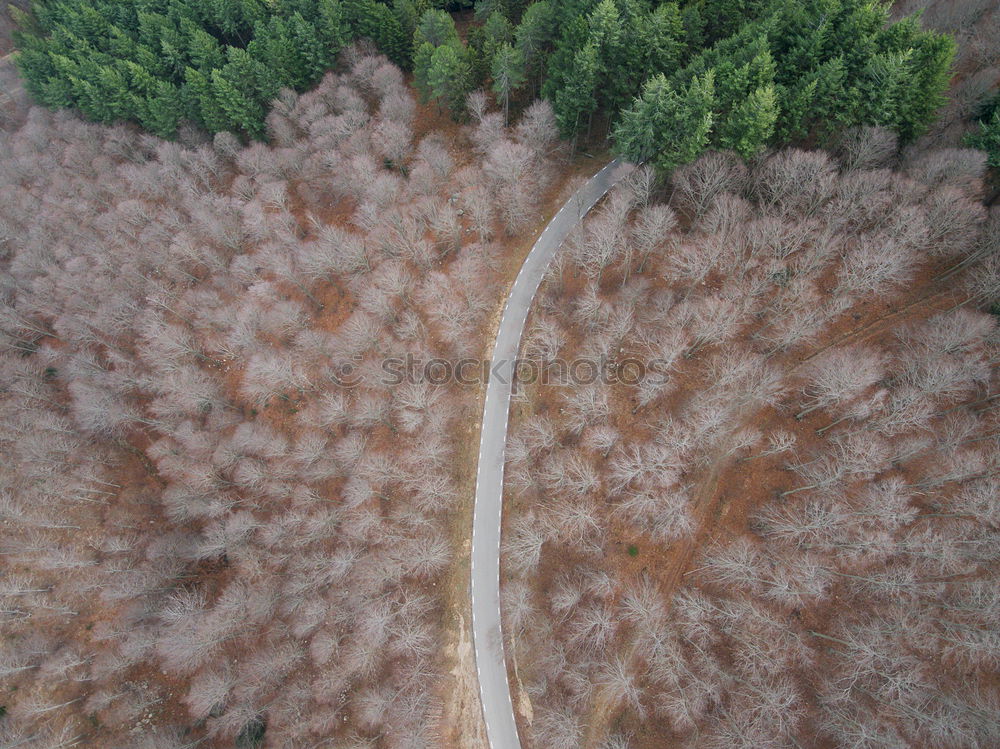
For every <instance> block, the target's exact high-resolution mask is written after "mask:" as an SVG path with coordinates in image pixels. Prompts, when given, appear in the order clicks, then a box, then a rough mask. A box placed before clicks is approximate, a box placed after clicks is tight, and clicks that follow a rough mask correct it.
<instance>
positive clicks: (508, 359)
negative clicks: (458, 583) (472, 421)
mask: <svg viewBox="0 0 1000 749" xmlns="http://www.w3.org/2000/svg"><path fill="white" fill-rule="evenodd" d="M629 169H630V167H629V166H628V165H625V164H623V163H622V162H620V161H619V160H618V159H615V160H614V161H612V162H611V163H609V164H608V165H607V166H605V167H604V168H603V169H601V171H599V172H598V173H597V174H595V175H594V176H593V177H591V178H590V180H589V181H588V182H587V183H586V184H585V185H583V186H582V187H581V188H580V189H579V190H577V191H576V193H575V194H574V195H573V197H571V198H570V199H569V200H568V201H566V204H565V205H563V207H562V208H560V209H559V212H558V213H557V214H556V215H555V216H554V217H553V219H552V221H550V222H549V225H548V226H546V227H545V230H544V231H543V232H542V235H541V236H540V237H539V238H538V240H537V241H536V242H535V246H534V247H532V248H531V252H529V253H528V257H527V258H526V259H525V261H524V264H523V265H522V266H521V270H520V272H519V273H518V274H517V279H516V280H515V281H514V285H513V287H512V288H511V290H510V295H509V296H508V297H507V305H506V307H504V311H503V317H502V318H501V319H500V328H499V330H498V331H497V340H496V344H495V345H494V348H493V360H492V362H491V375H490V378H489V382H488V383H487V386H486V403H485V406H484V407H483V426H482V434H481V436H480V443H479V471H478V473H477V474H476V504H475V510H474V514H473V519H472V637H473V643H474V645H475V655H476V671H477V672H478V674H479V697H480V700H481V701H482V704H483V718H484V720H485V721H486V733H487V736H488V737H489V742H490V747H491V749H519V747H520V746H521V743H520V741H519V740H518V737H517V724H516V723H515V722H514V706H513V704H512V703H511V699H510V685H509V684H508V683H507V667H506V665H505V663H504V653H503V637H502V636H501V632H500V514H501V509H502V498H503V467H504V448H505V446H506V443H507V413H508V411H509V410H510V394H511V375H512V372H513V365H514V359H515V357H516V356H517V350H518V346H519V344H520V341H521V333H522V331H523V330H524V323H525V320H526V319H527V317H528V309H529V308H530V307H531V300H532V299H533V298H534V296H535V291H536V290H537V289H538V284H539V282H540V281H541V280H542V276H543V275H544V273H545V268H546V267H547V266H548V264H549V261H550V260H551V259H552V257H553V255H555V253H556V250H558V249H559V247H560V245H561V244H562V243H563V240H565V239H566V236H567V235H568V234H569V232H570V231H571V230H572V229H573V227H574V226H575V225H576V224H578V223H579V222H580V221H581V220H582V219H583V217H584V216H585V215H586V213H587V211H589V210H590V209H591V208H592V207H593V205H594V204H595V203H596V202H597V201H598V200H600V199H601V197H602V196H603V195H604V194H605V193H607V191H608V190H610V189H611V187H612V186H613V185H614V184H615V183H616V182H618V181H619V180H620V179H621V178H622V177H623V176H625V174H626V173H627V172H628V171H629Z"/></svg>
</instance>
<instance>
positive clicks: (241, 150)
mask: <svg viewBox="0 0 1000 749" xmlns="http://www.w3.org/2000/svg"><path fill="white" fill-rule="evenodd" d="M351 56H352V59H353V60H354V62H353V68H352V69H350V70H348V71H346V72H344V73H342V74H339V75H334V74H330V75H328V76H327V77H326V78H325V79H324V81H323V82H322V84H321V85H320V86H319V87H318V88H316V89H315V90H314V91H311V92H309V93H307V94H304V95H302V96H296V95H294V94H292V93H289V92H283V93H282V94H281V96H280V97H279V101H278V102H277V103H276V105H275V108H274V111H273V113H272V114H271V115H270V117H269V119H268V125H269V127H270V129H271V136H272V144H271V145H270V146H265V145H262V144H253V145H251V146H249V147H244V146H243V145H242V144H241V143H240V142H239V140H237V139H236V138H234V137H232V136H230V135H228V134H225V133H220V134H219V135H217V136H216V137H215V138H214V139H213V140H212V141H211V142H202V141H201V140H200V139H198V138H197V137H194V136H190V134H188V135H186V136H185V138H183V139H182V142H179V143H169V142H163V141H159V140H157V139H154V138H151V137H148V136H144V135H139V134H137V133H136V132H135V131H133V130H131V129H127V128H101V127H95V126H90V125H85V124H83V123H81V122H80V121H78V120H77V119H75V118H74V117H72V116H70V115H68V114H65V113H55V114H54V113H50V112H47V111H43V110H37V109H35V110H31V111H30V113H28V115H27V119H26V122H25V124H24V126H23V127H21V128H20V129H19V130H17V131H16V132H12V133H4V134H0V162H2V165H0V204H2V205H3V216H2V223H0V244H2V254H0V264H2V274H0V275H2V285H0V341H2V344H3V350H2V351H0V443H2V453H3V456H4V457H3V460H2V461H0V477H2V478H0V515H2V520H3V522H2V524H0V549H2V553H3V555H4V559H5V562H6V565H5V569H4V571H3V572H2V573H0V598H2V601H3V626H4V644H3V648H2V651H3V652H2V655H0V669H2V673H3V680H4V684H5V686H6V687H9V688H10V689H11V692H10V694H11V695H13V694H14V691H13V690H14V688H15V687H16V690H17V691H16V699H11V698H5V704H6V706H7V710H6V713H7V714H6V717H2V718H0V731H2V732H3V733H2V736H3V738H2V739H0V744H3V745H4V746H21V745H32V746H50V747H55V746H80V745H87V746H106V747H122V748H123V749H124V747H135V746H139V745H140V743H141V741H140V739H139V738H137V737H143V738H142V741H145V740H146V738H149V737H151V736H152V737H155V740H152V743H146V744H142V745H143V746H150V747H152V746H154V745H155V746H156V747H158V748H159V747H168V746H169V747H174V746H176V747H181V746H195V745H202V746H209V745H212V746H233V745H234V741H236V743H237V744H240V741H237V739H238V737H240V736H241V735H243V736H244V738H245V737H246V735H247V731H251V732H252V729H254V727H255V726H257V727H258V730H259V726H261V725H266V736H267V746H275V747H278V746H281V747H293V746H294V747H306V746H321V745H323V746H326V745H335V746H343V747H348V746H351V747H355V746H357V747H362V746H372V747H374V746H376V745H377V746H380V747H400V748H401V747H407V748H408V749H409V748H415V747H434V746H437V743H436V741H437V736H438V733H437V729H436V726H435V721H436V720H437V716H438V710H437V701H438V697H439V695H440V693H441V691H440V690H441V689H442V688H443V686H444V685H445V683H446V682H444V681H442V680H441V679H440V677H441V676H442V672H443V665H444V662H443V660H442V646H443V641H442V625H443V616H444V614H443V611H444V605H445V600H446V598H445V595H446V593H445V588H446V587H447V586H446V585H445V580H447V579H448V578H447V576H446V574H445V573H446V571H447V570H448V569H449V565H450V564H451V563H452V562H453V561H454V559H455V556H456V549H455V548H453V543H452V539H453V538H454V534H453V533H452V532H451V528H452V526H451V523H453V522H454V517H455V514H454V509H455V506H456V502H457V501H458V499H459V497H460V492H459V485H458V483H457V479H458V477H459V472H458V471H457V470H456V463H457V462H458V460H457V457H456V456H457V455H458V454H459V450H461V449H464V445H463V444H462V440H463V439H464V437H460V436H459V435H460V430H459V429H457V425H458V424H460V423H465V422H468V421H471V420H472V419H473V418H474V417H473V415H472V414H473V411H474V409H475V403H474V391H472V390H471V389H469V388H459V387H457V386H455V385H454V384H440V385H433V384H429V383H426V382H424V383H414V384H409V385H400V386H399V387H395V388H388V387H385V386H384V385H383V384H382V383H381V382H380V380H379V378H378V377H377V376H372V375H377V374H379V366H380V365H379V362H381V360H382V359H383V358H385V357H391V356H401V355H405V354H406V353H413V354H416V355H418V356H420V357H422V358H424V359H428V358H432V357H434V356H451V355H454V354H456V353H468V352H470V351H471V352H473V353H478V349H479V346H480V345H481V344H482V343H484V341H485V332H486V330H485V327H484V323H485V321H486V319H487V316H488V315H490V314H491V313H492V311H493V309H494V308H495V305H496V304H497V302H498V300H499V298H500V284H499V280H500V279H499V278H498V274H497V273H496V266H497V262H498V261H499V260H500V259H501V258H502V253H503V252H504V247H503V246H501V245H499V244H494V243H493V241H492V240H493V237H495V236H499V235H502V234H503V233H504V232H505V231H510V232H513V231H517V230H518V228H519V227H520V226H521V225H523V224H525V222H526V221H527V220H528V219H529V218H530V219H534V217H535V214H536V213H537V211H538V210H539V207H538V203H537V191H538V190H540V189H542V188H543V187H544V186H545V185H546V184H547V182H548V181H549V180H551V179H552V178H553V176H554V175H553V171H554V170H553V163H554V162H553V156H554V154H553V148H554V135H553V133H554V130H553V124H552V115H551V111H550V110H549V109H548V107H547V105H541V104H540V105H536V106H534V107H532V108H531V109H529V110H528V112H527V113H526V114H525V117H524V118H523V119H522V120H521V122H519V123H517V124H516V125H514V126H512V127H511V128H510V129H509V130H508V129H506V128H503V127H500V128H499V129H497V130H496V132H495V133H493V134H492V136H491V137H492V141H491V142H490V143H488V144H487V145H488V148H487V149H486V150H485V151H484V152H483V153H482V155H481V156H478V155H476V152H473V151H472V150H471V149H470V148H469V147H468V140H469V139H470V138H471V139H474V138H475V129H474V128H466V129H462V130H460V131H458V132H457V134H456V135H455V136H454V138H452V139H449V138H446V137H445V136H444V135H442V134H439V133H430V134H426V135H424V136H422V137H421V138H419V139H418V138H417V137H416V136H415V133H414V108H415V105H414V102H413V99H412V96H411V94H410V92H409V90H408V89H407V88H406V87H405V85H404V84H403V79H402V75H401V73H400V71H399V70H398V69H396V68H395V67H393V66H392V65H390V64H389V63H387V62H386V61H385V59H384V58H381V57H373V56H371V55H368V54H366V53H365V52H364V51H363V50H358V51H356V52H353V53H352V55H351ZM486 116H487V117H488V116H489V115H486ZM512 185H516V187H517V189H516V190H513V191H512V190H511V189H509V188H510V187H511V186H512ZM518 241H520V240H518ZM354 375H358V376H361V383H360V384H359V385H357V386H356V387H347V385H348V384H353V383H352V382H350V381H349V380H350V378H351V377H352V376H354ZM594 409H596V412H594ZM599 412H600V403H595V404H592V405H588V404H583V405H581V415H580V418H581V419H583V420H585V421H590V420H591V419H592V418H593V416H592V413H599ZM576 481H577V482H583V481H586V476H585V474H583V473H581V475H580V476H579V477H577V478H576ZM241 741H242V739H241ZM331 741H332V742H333V743H332V744H330V743H329V742H331ZM206 742H207V743H206ZM240 745H242V744H240Z"/></svg>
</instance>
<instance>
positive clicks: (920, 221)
mask: <svg viewBox="0 0 1000 749" xmlns="http://www.w3.org/2000/svg"><path fill="white" fill-rule="evenodd" d="M895 154H896V146H895V142H894V140H892V139H890V138H888V137H887V136H885V134H884V133H883V132H881V131H878V130H872V129H869V130H863V131H857V132H852V133H848V134H847V135H846V136H845V137H844V139H843V140H842V141H841V143H840V145H839V150H838V151H837V152H836V158H834V157H832V156H830V155H827V154H825V153H823V152H818V151H816V152H811V151H802V150H795V149H791V150H786V151H782V152H778V153H773V154H770V155H769V156H767V157H765V158H762V159H761V160H760V161H759V162H758V163H756V164H754V165H752V166H751V167H749V168H748V167H747V166H745V165H744V164H743V163H742V162H741V161H739V160H738V159H736V158H735V157H732V156H731V155H728V154H708V155H706V156H704V157H703V158H701V159H700V160H699V161H697V162H695V163H693V164H690V165H688V166H686V167H684V168H682V169H680V170H678V171H677V172H675V174H674V175H673V176H672V180H671V184H670V185H669V188H670V193H669V194H670V195H671V200H670V202H669V204H664V203H658V202H656V200H655V199H653V200H650V199H648V198H643V197H640V196H641V195H643V194H645V193H644V191H643V189H642V188H641V186H640V188H639V189H637V188H636V185H635V184H627V185H624V186H622V187H620V188H618V189H619V191H620V192H619V194H617V195H614V194H613V195H612V196H610V197H609V198H608V199H607V200H606V201H605V202H604V203H603V204H602V205H601V206H599V207H598V208H597V209H596V210H595V211H594V213H593V214H592V216H591V217H589V218H588V219H587V220H586V222H585V225H584V227H583V229H582V230H580V231H579V232H577V233H576V235H575V236H574V238H573V239H572V240H571V241H570V242H569V243H568V245H567V248H566V249H565V250H564V252H563V255H562V256H561V257H560V258H557V260H556V261H555V263H554V270H553V271H552V272H551V273H550V274H549V276H548V277H547V278H546V280H545V283H543V285H542V287H541V288H540V290H539V297H538V304H537V310H536V311H535V312H534V313H533V317H532V319H531V320H529V327H528V333H527V335H526V336H525V342H524V352H523V353H524V355H526V356H533V357H536V358H537V359H538V360H539V361H541V362H551V361H552V360H553V358H554V357H555V355H556V352H558V356H559V357H560V358H562V359H565V360H572V359H573V358H574V357H578V356H588V357H593V356H595V355H605V356H607V358H608V360H609V362H610V363H611V364H614V363H615V362H625V361H639V362H646V363H650V362H653V361H656V362H657V364H656V365H655V369H654V371H652V372H647V379H645V380H643V381H640V382H631V381H629V382H624V381H617V382H615V381H613V380H612V381H608V382H597V383H594V384H576V385H572V386H563V387H551V386H549V387H545V386H539V387H535V388H533V389H528V390H527V391H526V392H525V393H524V394H523V400H522V402H521V403H520V404H519V406H518V410H516V411H515V414H514V418H513V419H512V422H511V428H510V437H509V445H508V453H507V458H508V476H509V479H508V481H509V485H508V497H509V502H510V505H509V506H510V507H511V508H512V515H513V517H512V518H510V520H509V523H508V525H507V526H506V530H505V534H506V535H505V539H506V541H505V544H504V549H503V553H504V569H505V570H507V571H508V572H509V574H510V579H509V580H507V579H506V578H505V581H504V586H505V588H504V590H505V593H504V599H503V603H504V615H505V617H506V621H507V622H508V624H507V632H508V634H509V636H510V638H511V650H512V652H513V653H514V656H515V658H516V660H517V664H518V674H519V677H520V679H521V681H522V683H523V684H524V689H525V691H526V696H527V698H528V699H530V701H531V704H532V710H533V713H534V716H535V722H534V723H532V725H531V726H530V729H528V730H529V733H530V734H531V737H532V738H533V740H534V741H535V742H538V743H539V744H540V745H547V744H554V745H556V746H562V745H565V746H571V745H572V746H603V747H616V748H617V747H653V746H685V747H688V746H689V747H719V748H720V749H721V748H722V747H725V748H726V749H728V748H730V747H754V748H755V749H757V748H759V747H787V746H837V747H858V748H860V747H875V746H879V747H884V746H955V747H985V746H991V745H994V744H996V743H997V742H998V741H1000V730H998V726H1000V712H998V709H997V705H996V702H995V700H994V699H993V697H992V694H993V690H994V687H993V684H994V681H995V679H996V678H997V675H998V674H997V671H998V668H1000V640H998V638H997V636H996V632H995V630H996V627H995V626H994V624H993V620H994V618H995V617H996V615H997V610H998V609H997V605H998V601H1000V598H998V597H997V595H996V593H995V587H996V586H995V575H996V570H997V565H996V562H997V559H996V553H995V549H996V548H997V544H998V541H1000V539H998V538H997V529H998V525H997V511H996V507H995V505H996V502H995V498H996V492H997V490H998V484H997V473H998V470H1000V450H998V442H997V434H998V430H997V425H998V419H997V410H996V405H997V403H1000V401H997V400H995V398H996V396H995V395H994V393H995V392H996V389H997V386H998V384H1000V383H998V382H997V376H996V364H997V362H998V361H1000V348H998V346H1000V334H998V329H997V324H996V319H995V317H994V316H993V315H990V314H986V313H985V312H983V311H980V310H981V308H982V307H984V306H988V305H989V304H991V303H993V302H995V301H996V299H997V298H998V293H997V292H998V290H1000V287H998V286H997V283H996V277H997V274H996V268H995V265H996V252H997V247H998V245H997V226H998V225H1000V224H997V223H996V222H995V218H996V216H994V217H993V219H992V220H991V219H989V218H988V217H987V213H986V210H985V209H984V208H983V206H982V203H981V198H982V192H981V189H982V188H981V185H982V183H981V176H982V166H981V164H982V162H981V160H979V157H978V156H977V155H976V154H975V153H974V152H966V151H960V150H954V149H952V150H947V151H945V152H938V153H935V152H925V153H923V154H922V155H917V154H916V153H913V154H909V155H908V156H907V162H908V163H907V164H905V165H904V168H903V169H901V170H898V171H891V170H890V169H888V168H887V167H889V166H892V165H894V163H895V159H896V156H895ZM837 159H839V161H838V160H837ZM976 164H979V166H976ZM994 210H995V209H994ZM651 366H652V365H651ZM528 414H530V415H528ZM529 618H532V619H533V621H534V623H533V624H529V623H527V620H528V619H529ZM515 702H516V700H515ZM601 742H603V743H601Z"/></svg>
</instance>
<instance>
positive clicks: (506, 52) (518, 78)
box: [490, 43, 524, 123]
mask: <svg viewBox="0 0 1000 749" xmlns="http://www.w3.org/2000/svg"><path fill="white" fill-rule="evenodd" d="M490 74H491V75H492V76H493V92H494V93H495V94H496V95H497V96H498V97H500V100H501V101H502V102H503V119H504V122H505V123H506V122H508V120H509V115H510V95H511V92H512V91H514V90H515V89H518V88H520V87H521V86H522V85H523V84H524V60H522V59H521V53H520V52H518V51H517V50H516V49H514V48H513V47H512V46H511V45H510V43H506V44H504V45H502V46H501V47H500V49H498V50H497V52H496V54H495V55H494V56H493V64H492V66H491V68H490Z"/></svg>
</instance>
